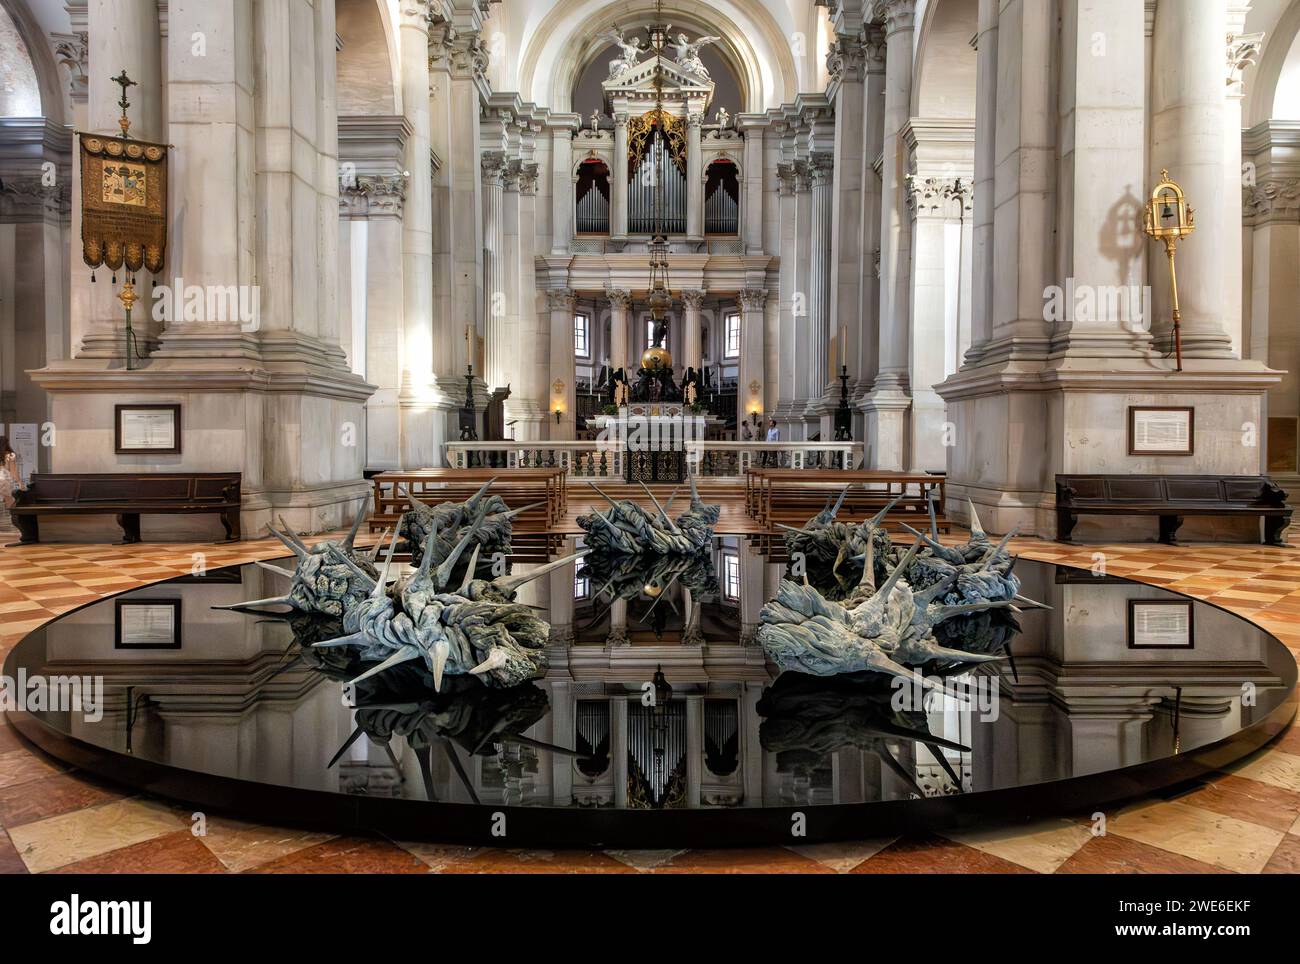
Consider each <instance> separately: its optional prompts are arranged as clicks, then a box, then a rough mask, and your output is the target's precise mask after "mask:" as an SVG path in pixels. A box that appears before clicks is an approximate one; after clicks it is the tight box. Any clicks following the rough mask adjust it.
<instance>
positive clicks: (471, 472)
mask: <svg viewBox="0 0 1300 964" xmlns="http://www.w3.org/2000/svg"><path fill="white" fill-rule="evenodd" d="M566 478H567V476H566V473H565V470H564V469H562V468H559V467H556V468H501V469H483V468H466V469H456V468H431V469H415V470H411V471H393V472H381V473H379V474H378V475H376V476H374V477H373V479H371V481H372V483H373V484H374V492H375V494H374V500H375V504H374V514H373V515H372V516H371V517H370V519H369V523H368V525H369V528H370V531H371V532H380V531H382V530H384V529H389V528H392V527H395V526H396V525H397V523H398V522H399V521H400V520H401V517H402V513H404V512H405V511H406V510H407V509H409V508H410V507H411V503H410V499H409V498H408V495H409V494H410V493H412V492H413V493H414V494H415V497H416V498H417V499H419V500H420V501H421V502H424V503H426V504H430V505H436V504H437V503H439V502H463V501H465V500H466V499H468V498H470V497H471V496H473V495H474V493H476V492H477V491H478V490H479V488H481V487H482V485H483V483H484V482H487V481H488V480H489V479H495V480H496V481H494V482H493V483H492V487H491V488H490V489H489V490H488V492H489V493H490V494H491V495H497V496H500V497H501V498H502V499H503V500H504V501H505V503H506V505H507V506H508V507H509V508H511V509H518V508H522V507H524V506H535V508H531V509H529V510H528V511H527V512H524V513H523V514H521V515H519V516H516V517H515V519H514V520H513V522H512V526H511V528H512V529H513V531H514V538H513V544H514V549H515V552H514V555H515V556H516V558H517V559H518V560H519V561H533V560H534V557H535V558H536V559H540V560H543V561H544V560H545V559H546V557H547V555H548V554H549V553H551V552H554V551H555V550H556V548H557V547H558V546H559V544H560V542H561V541H562V539H563V537H562V536H559V535H557V534H556V532H555V529H556V526H557V525H558V523H559V522H560V517H561V515H562V514H563V512H564V508H565V505H566V503H567V501H568V495H567V489H566ZM538 503H540V505H538ZM397 558H398V559H399V560H401V559H403V558H405V556H404V554H401V553H399V554H398V556H397Z"/></svg>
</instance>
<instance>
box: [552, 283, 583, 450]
mask: <svg viewBox="0 0 1300 964" xmlns="http://www.w3.org/2000/svg"><path fill="white" fill-rule="evenodd" d="M546 304H547V308H548V310H549V311H550V325H549V327H548V331H549V332H550V338H551V350H550V359H551V367H550V375H551V404H550V410H551V411H552V412H554V411H555V409H556V408H557V407H558V408H559V409H560V412H561V414H560V421H559V422H558V423H557V422H556V421H555V417H554V415H552V416H551V417H550V418H549V419H547V420H546V424H547V425H548V426H549V427H548V429H547V431H548V433H549V437H550V438H553V439H571V438H574V437H575V435H576V434H577V430H576V421H575V420H576V415H575V413H574V405H575V401H574V385H573V383H574V377H575V376H574V357H573V315H574V309H575V307H576V305H577V292H575V291H574V290H573V289H572V288H554V289H551V290H549V291H547V292H546Z"/></svg>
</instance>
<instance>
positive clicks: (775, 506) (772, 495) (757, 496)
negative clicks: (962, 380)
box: [745, 468, 949, 532]
mask: <svg viewBox="0 0 1300 964" xmlns="http://www.w3.org/2000/svg"><path fill="white" fill-rule="evenodd" d="M944 483H945V479H944V477H943V476H942V475H928V474H925V473H913V472H877V471H847V472H846V471H840V470H835V469H827V470H819V469H763V468H759V469H751V470H749V472H747V473H746V475H745V510H746V512H747V513H748V514H749V515H750V517H751V518H753V519H754V520H755V521H757V522H758V523H759V524H760V525H761V526H762V527H763V528H765V529H772V528H773V527H774V526H776V525H777V524H778V523H780V524H784V525H794V526H802V525H804V524H805V523H806V522H807V521H808V520H809V519H810V518H812V517H813V516H814V515H816V514H817V513H818V512H820V511H822V509H823V508H825V507H826V500H827V499H828V498H830V499H832V500H833V499H836V498H838V497H839V494H840V492H841V491H842V490H843V489H844V487H845V486H848V487H849V488H848V492H847V493H846V494H845V497H844V502H843V504H842V505H841V507H840V511H839V514H838V515H837V516H836V518H837V519H839V520H840V521H843V522H862V521H864V519H866V518H869V517H871V516H873V515H875V514H876V513H877V512H879V511H880V510H881V509H883V508H884V507H885V506H886V505H888V504H889V503H890V502H892V501H893V500H894V499H895V498H897V499H898V502H897V503H896V504H895V505H894V507H893V508H892V509H891V510H890V512H889V515H888V516H886V517H885V523H886V524H891V523H897V522H907V523H909V524H910V525H912V526H914V527H917V528H920V527H922V526H924V527H925V528H927V529H928V528H929V525H930V515H929V509H928V506H927V503H926V499H927V496H928V495H930V494H931V493H933V495H934V499H935V510H936V517H937V518H936V521H937V522H938V525H939V528H940V530H941V531H943V532H947V531H948V528H949V523H948V519H947V517H946V516H945V515H944V496H945V493H944Z"/></svg>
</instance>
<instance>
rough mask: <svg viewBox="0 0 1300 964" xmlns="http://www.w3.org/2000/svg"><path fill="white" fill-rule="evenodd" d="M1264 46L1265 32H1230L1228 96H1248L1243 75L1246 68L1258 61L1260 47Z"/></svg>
mask: <svg viewBox="0 0 1300 964" xmlns="http://www.w3.org/2000/svg"><path fill="white" fill-rule="evenodd" d="M1263 46H1264V34H1263V32H1262V31H1261V32H1259V33H1241V34H1228V96H1229V97H1237V98H1241V97H1244V96H1246V86H1245V84H1244V83H1243V82H1242V79H1241V75H1242V73H1243V72H1244V71H1245V69H1246V68H1247V67H1249V66H1251V65H1252V64H1254V63H1255V62H1256V59H1257V58H1258V57H1259V51H1260V48H1262V47H1263Z"/></svg>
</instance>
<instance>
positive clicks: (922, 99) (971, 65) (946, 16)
mask: <svg viewBox="0 0 1300 964" xmlns="http://www.w3.org/2000/svg"><path fill="white" fill-rule="evenodd" d="M978 16H979V3H978V0H929V2H928V3H926V5H925V9H924V11H922V14H921V22H920V24H919V29H918V30H917V40H916V60H915V67H914V70H913V82H912V108H911V109H912V116H913V117H960V118H965V119H968V120H969V119H973V118H974V117H975V48H974V47H972V46H971V43H970V41H971V38H972V37H974V36H975V31H976V29H977V26H978Z"/></svg>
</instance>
